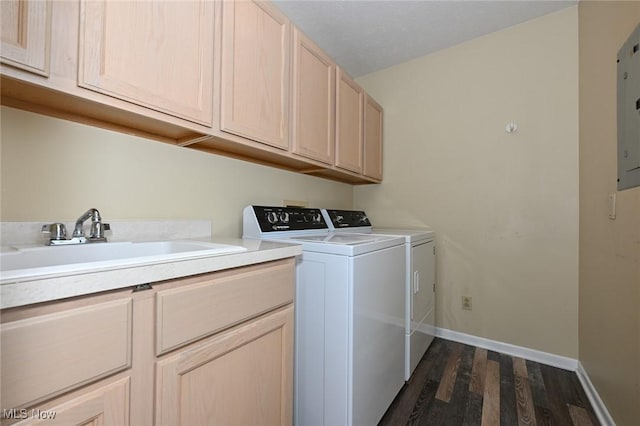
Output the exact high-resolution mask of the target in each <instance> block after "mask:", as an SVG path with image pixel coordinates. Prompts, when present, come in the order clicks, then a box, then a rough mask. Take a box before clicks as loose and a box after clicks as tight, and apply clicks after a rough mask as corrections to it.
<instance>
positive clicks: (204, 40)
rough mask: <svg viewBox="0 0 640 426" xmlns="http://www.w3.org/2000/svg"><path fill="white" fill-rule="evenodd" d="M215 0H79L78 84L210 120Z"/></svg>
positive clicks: (203, 121)
mask: <svg viewBox="0 0 640 426" xmlns="http://www.w3.org/2000/svg"><path fill="white" fill-rule="evenodd" d="M214 9H215V3H214V2H212V1H209V0H199V1H187V2H177V1H164V0H153V1H152V0H148V1H106V0H100V1H97V0H82V3H81V9H80V39H79V43H80V47H79V64H78V67H79V70H78V74H79V76H78V78H79V81H78V84H79V85H80V86H81V87H84V88H87V89H90V90H94V91H97V92H100V93H104V94H106V95H109V96H113V97H116V98H119V99H123V100H125V101H129V102H132V103H135V104H138V105H141V106H144V107H147V108H150V109H154V110H157V111H162V112H164V113H167V114H170V115H174V116H176V117H180V118H183V119H186V120H190V121H193V122H196V123H199V124H203V125H205V126H209V127H210V126H212V124H213V55H214V25H215V19H214Z"/></svg>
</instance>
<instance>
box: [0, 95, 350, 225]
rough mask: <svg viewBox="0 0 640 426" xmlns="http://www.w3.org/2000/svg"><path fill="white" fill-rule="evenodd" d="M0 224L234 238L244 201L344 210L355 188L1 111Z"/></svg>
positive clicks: (52, 120)
mask: <svg viewBox="0 0 640 426" xmlns="http://www.w3.org/2000/svg"><path fill="white" fill-rule="evenodd" d="M1 120H2V122H1V127H2V133H1V137H2V151H1V152H2V174H1V178H2V182H1V188H2V197H1V199H2V205H1V210H0V218H1V220H2V221H50V220H74V219H75V218H76V217H78V215H80V214H81V213H83V212H84V211H86V209H87V208H89V207H95V208H97V209H98V210H100V212H101V213H102V216H103V218H104V220H105V221H109V220H116V219H118V220H120V219H206V220H211V221H212V222H213V225H212V228H213V234H214V235H217V236H239V235H240V234H241V232H242V209H243V208H244V206H246V205H248V204H266V205H271V204H274V205H282V201H283V200H303V201H308V202H309V203H310V205H311V206H319V207H324V206H326V205H339V206H342V207H343V208H351V206H352V199H353V187H352V186H351V185H347V184H342V183H337V182H333V181H329V180H325V179H320V178H316V177H311V176H304V175H300V174H297V173H292V172H288V171H283V170H278V169H274V168H270V167H265V166H260V165H256V164H251V163H247V162H244V161H239V160H234V159H230V158H225V157H220V156H216V155H211V154H205V153H201V152H198V151H194V150H190V149H186V148H180V147H176V146H171V145H166V144H162V143H159V142H154V141H150V140H145V139H142V138H137V137H133V136H129V135H124V134H121V133H116V132H111V131H107V130H102V129H98V128H94V127H89V126H85V125H81V124H77V123H72V122H68V121H63V120H58V119H54V118H50V117H45V116H41V115H37V114H32V113H28V112H24V111H19V110H16V109H12V108H7V107H2V112H1Z"/></svg>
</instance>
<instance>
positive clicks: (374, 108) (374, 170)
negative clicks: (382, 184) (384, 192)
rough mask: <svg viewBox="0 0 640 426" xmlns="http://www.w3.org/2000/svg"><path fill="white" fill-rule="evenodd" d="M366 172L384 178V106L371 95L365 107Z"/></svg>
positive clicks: (370, 175)
mask: <svg viewBox="0 0 640 426" xmlns="http://www.w3.org/2000/svg"><path fill="white" fill-rule="evenodd" d="M364 174H365V176H369V177H372V178H374V179H382V107H381V106H380V105H379V104H378V103H377V102H376V101H374V100H373V98H371V97H370V96H369V95H367V96H366V102H365V109H364Z"/></svg>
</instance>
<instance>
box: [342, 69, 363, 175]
mask: <svg viewBox="0 0 640 426" xmlns="http://www.w3.org/2000/svg"><path fill="white" fill-rule="evenodd" d="M337 75H338V78H337V82H336V166H337V167H340V168H343V169H346V170H350V171H352V172H355V173H362V144H363V121H364V120H363V113H364V91H363V90H362V88H361V87H360V86H358V85H357V84H356V82H354V81H353V80H352V79H351V78H350V77H349V76H348V75H346V74H345V73H344V72H342V70H341V69H340V67H338V71H337Z"/></svg>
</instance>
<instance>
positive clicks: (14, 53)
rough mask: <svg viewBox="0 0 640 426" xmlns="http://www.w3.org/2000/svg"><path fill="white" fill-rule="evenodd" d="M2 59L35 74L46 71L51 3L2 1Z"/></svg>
mask: <svg viewBox="0 0 640 426" xmlns="http://www.w3.org/2000/svg"><path fill="white" fill-rule="evenodd" d="M0 15H1V19H2V21H1V23H2V46H1V48H0V50H1V52H2V53H1V58H2V62H3V63H6V64H10V65H13V66H15V67H18V68H21V69H24V70H26V71H30V72H33V73H36V74H40V75H44V76H47V75H48V74H49V59H50V58H49V44H50V34H51V3H50V2H49V1H45V0H2V2H0Z"/></svg>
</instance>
